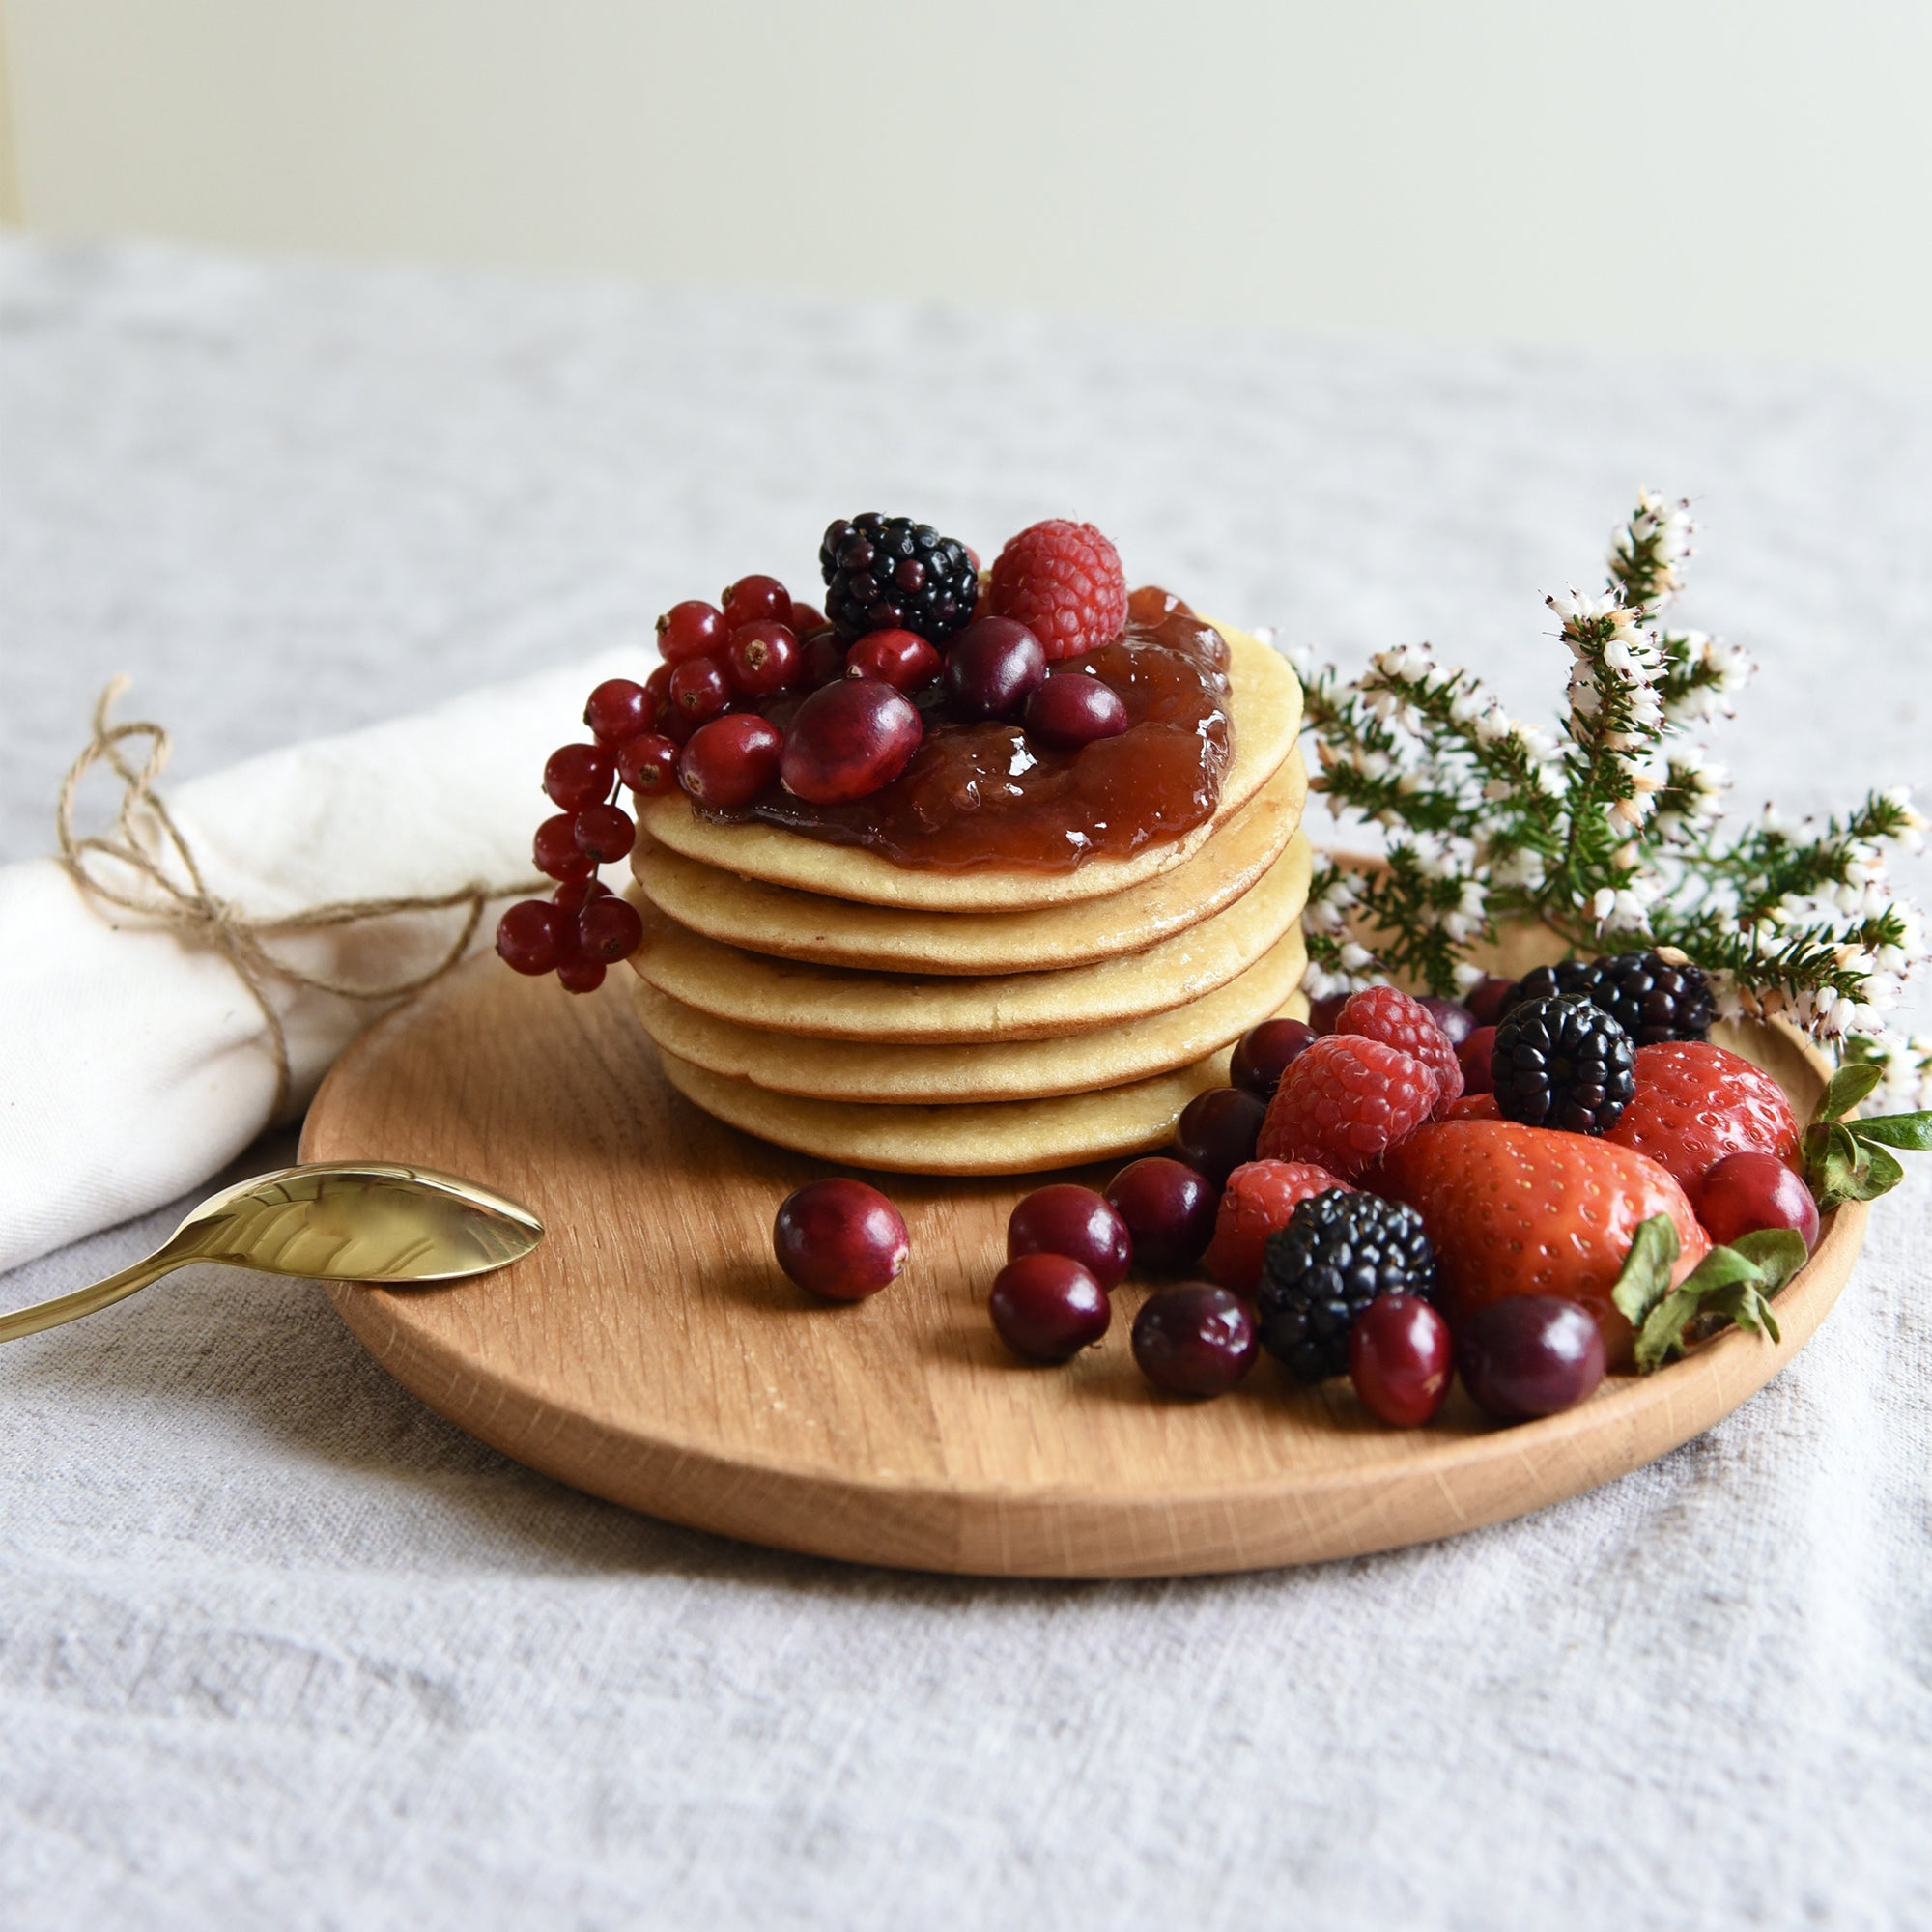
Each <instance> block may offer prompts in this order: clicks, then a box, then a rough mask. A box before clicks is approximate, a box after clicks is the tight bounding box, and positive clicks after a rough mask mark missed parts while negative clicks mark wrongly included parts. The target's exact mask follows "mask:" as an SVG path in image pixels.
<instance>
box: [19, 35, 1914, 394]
mask: <svg viewBox="0 0 1932 1932" xmlns="http://www.w3.org/2000/svg"><path fill="white" fill-rule="evenodd" d="M0 20H4V22H5V27H6V31H7V34H8V36H9V40H10V43H11V57H12V59H11V64H12V69H13V84H14V122H15V139H16V143H17V148H18V163H19V177H20V186H21V192H22V197H23V201H24V206H25V213H26V218H27V220H28V222H29V224H30V225H32V226H34V227H37V228H41V229H43V230H46V231H48V232H52V233H57V234H95V233H102V232H125V231H129V230H133V231H145V232H150V233H156V234H161V235H166V236H173V237H182V238H188V239H195V240H203V241H213V242H216V243H222V244H229V245H239V246H241V247H246V248H264V249H273V250H298V251H325V252H341V253H346V254H352V255H377V256H409V257H416V258H427V259H432V260H440V261H448V262H459V263H472V264H487V265H492V266H502V267H511V268H526V269H532V270H567V271H589V272H592V273H615V274H621V275H627V276H642V277H646V278H649V279H652V280H656V281H665V282H677V283H702V284H713V285H734V286H743V285H751V286H763V287H783V288H796V289H807V290H853V291H865V292H881V291H882V292H887V293H896V294H902V295H910V296H914V297H922V298H965V299H969V300H973V301H977V302H990V303H996V304H999V305H1002V306H1009V307H1024V308H1036V309H1049V310H1055V311H1062V312H1074V313H1085V312H1094V311H1101V310H1119V309H1125V310H1130V311H1133V312H1136V313H1139V314H1142V315H1152V316H1161V317H1175V318H1184V319H1189V320H1202V319H1206V320H1211V321H1222V320H1238V321H1261V322H1264V323H1266V324H1282V325H1290V326H1301V327H1318V328H1347V329H1353V328H1369V329H1375V330H1379V331H1387V332H1392V333H1402V334H1409V335H1450V336H1482V337H1489V338H1493V339H1500V340H1506V341H1518V342H1532V343H1563V344H1577V343H1580V344H1591V345H1609V346H1625V345H1627V346H1629V347H1631V348H1633V349H1639V350H1643V351H1655V350H1660V349H1662V350H1664V351H1673V350H1678V349H1688V350H1690V351H1693V352H1706V351H1719V352H1739V351H1742V352H1745V353H1748V354H1754V355H1801V356H1810V355H1818V356H1825V357H1830V358H1833V359H1836V360H1854V361H1871V360H1891V359H1900V358H1902V359H1908V360H1920V359H1924V358H1926V357H1928V355H1932V249H1928V248H1927V246H1926V243H1925V235H1926V228H1927V218H1928V213H1932V112H1928V111H1927V106H1926V99H1925V97H1926V92H1927V88H1928V82H1932V5H1928V4H1926V0H1890V4H1874V0H1835V4H1832V5H1829V6H1827V5H1821V4H1819V0H1805V4H1803V5H1800V4H1793V0H1732V3H1731V4H1726V3H1725V0H1672V4H1657V0H1623V4H1618V5H1614V6H1612V5H1605V4H1590V5H1579V4H1574V0H1459V3H1458V4H1443V0H1352V4H1349V5H1344V6H1336V5H1334V4H1332V0H1330V4H1320V5H1316V4H1306V0H1275V4H1269V0H1036V4H1032V5H1028V4H1020V0H984V4H980V5H972V6H967V5H945V4H937V0H931V3H930V4H923V5H921V4H901V5H891V4H880V3H879V0H817V4H812V5H803V4H789V0H766V4H758V0H700V4H689V3H688V0H687V4H681V5H680V4H667V0H0ZM3 171H4V170H3V167H0V172H3Z"/></svg>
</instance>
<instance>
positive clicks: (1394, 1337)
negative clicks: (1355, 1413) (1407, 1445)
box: [1349, 1294, 1455, 1429]
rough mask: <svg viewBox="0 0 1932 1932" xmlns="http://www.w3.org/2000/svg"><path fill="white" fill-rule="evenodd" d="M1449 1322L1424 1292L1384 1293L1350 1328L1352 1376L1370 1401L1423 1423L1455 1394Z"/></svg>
mask: <svg viewBox="0 0 1932 1932" xmlns="http://www.w3.org/2000/svg"><path fill="white" fill-rule="evenodd" d="M1454 1368H1455V1361H1454V1353H1453V1350H1452V1347H1451V1344H1450V1340H1449V1324H1448V1322H1446V1321H1443V1319H1442V1318H1441V1316H1439V1315H1438V1314H1436V1312H1435V1309H1434V1308H1433V1307H1431V1305H1430V1304H1429V1303H1428V1302H1426V1301H1424V1300H1423V1299H1422V1298H1421V1297H1420V1296H1419V1295H1414V1294H1378V1296H1377V1297H1376V1298H1375V1299H1374V1300H1373V1301H1372V1302H1370V1303H1369V1305H1368V1306H1367V1307H1366V1308H1365V1309H1363V1310H1362V1312H1361V1313H1360V1314H1359V1315H1357V1316H1356V1317H1355V1319H1354V1321H1353V1322H1352V1323H1350V1328H1349V1379H1350V1381H1352V1382H1353V1383H1354V1384H1355V1393H1356V1394H1357V1395H1358V1396H1360V1397H1361V1399H1362V1402H1363V1404H1364V1405H1365V1406H1367V1407H1368V1408H1370V1409H1371V1410H1373V1411H1374V1412H1375V1413H1376V1414H1377V1415H1378V1416H1380V1417H1381V1419H1382V1420H1383V1421H1384V1422H1387V1423H1392V1424H1393V1425H1394V1426H1395V1427H1396V1428H1397V1429H1418V1428H1420V1427H1421V1426H1422V1424H1423V1423H1425V1422H1427V1421H1428V1420H1429V1418H1430V1417H1431V1416H1432V1415H1434V1414H1435V1411H1436V1410H1437V1409H1438V1408H1440V1407H1441V1406H1442V1405H1443V1403H1444V1402H1445V1401H1446V1400H1447V1398H1448V1395H1449V1378H1450V1375H1451V1374H1452V1372H1453V1371H1454Z"/></svg>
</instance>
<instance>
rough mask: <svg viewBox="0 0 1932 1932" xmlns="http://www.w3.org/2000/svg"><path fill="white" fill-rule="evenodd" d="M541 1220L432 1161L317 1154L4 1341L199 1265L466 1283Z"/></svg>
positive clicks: (33, 1318)
mask: <svg viewBox="0 0 1932 1932" xmlns="http://www.w3.org/2000/svg"><path fill="white" fill-rule="evenodd" d="M543 1234H544V1228H543V1223H542V1222H541V1221H539V1220H538V1219H537V1217H536V1216H535V1215H534V1214H532V1213H531V1212H530V1210H529V1209H528V1208H526V1207H524V1206H523V1205H522V1204H521V1203H520V1202H516V1201H512V1200H510V1199H509V1198H508V1196H506V1195H502V1194H497V1193H493V1192H492V1191H491V1190H490V1189H489V1188H487V1187H479V1186H477V1184H476V1183H475V1182H474V1181H473V1180H459V1179H457V1178H456V1176H455V1175H453V1174H439V1173H437V1171H436V1170H435V1169H434V1168H428V1167H392V1166H388V1165H386V1164H384V1163H382V1162H377V1161H348V1160H330V1161H317V1162H314V1163H312V1164H311V1165H309V1166H307V1167H284V1168H279V1169H277V1170H276V1172H275V1173H273V1174H263V1175H258V1176H257V1177H256V1178H255V1179H253V1180H243V1181H241V1182H239V1183H238V1184H237V1185H235V1186H233V1187H228V1188H224V1189H223V1190H222V1191H221V1192H220V1193H219V1194H217V1195H215V1196H214V1197H213V1200H209V1201H204V1202H203V1203H202V1204H201V1206H200V1207H199V1208H196V1209H195V1210H194V1212H193V1213H192V1214H190V1215H189V1216H188V1217H187V1219H186V1220H185V1221H184V1222H183V1223H182V1224H181V1226H180V1227H179V1228H177V1229H176V1230H175V1232H174V1233H173V1235H171V1236H169V1237H168V1239H167V1240H166V1241H164V1242H163V1243H162V1244H161V1245H160V1246H159V1247H158V1248H156V1250H155V1252H154V1253H153V1254H151V1255H150V1256H149V1257H148V1258H147V1259H146V1260H145V1261H139V1262H136V1263H135V1264H134V1265H133V1266H132V1267H128V1268H123V1269H122V1270H121V1272H120V1273H119V1274H111V1275H109V1276H108V1277H107V1279H106V1280H105V1281H97V1282H96V1283H95V1284H94V1285H93V1286H92V1287H91V1288H77V1289H75V1290H74V1291H73V1292H72V1293H71V1294H60V1295H56V1296H55V1297H54V1298H53V1299H52V1300H51V1301H38V1302H36V1303H35V1304H34V1305H33V1306H32V1307H31V1308H22V1309H20V1310H18V1311H17V1312H15V1313H14V1314H12V1315H0V1342H11V1341H14V1339H15V1338H16V1337H17V1336H21V1335H35V1334H38V1333H39V1332H40V1331H41V1330H42V1329H43V1328H56V1327H58V1326H59V1325H60V1324H61V1323H62V1322H63V1321H78V1320H79V1319H80V1317H81V1316H83V1315H92V1314H94V1313H95V1311H96V1310H97V1309H101V1308H110V1307H112V1306H113V1304H114V1303H115V1302H117V1301H120V1300H122V1299H124V1298H125V1297H126V1296H128V1295H130V1294H132V1293H135V1292H136V1291H137V1290H139V1289H143V1288H146V1287H147V1285H148V1284H149V1283H150V1282H151V1281H158V1280H159V1279H160V1278H161V1276H162V1275H164V1274H167V1273H169V1272H171V1271H172V1270H173V1269H175V1268H178V1267H186V1266H187V1265H188V1264H191V1263H194V1262H213V1263H216V1264H220V1265H221V1266H224V1267H245V1268H259V1269H260V1270H261V1271H262V1272H263V1273H264V1274H285V1275H296V1276H298V1277H299V1278H301V1279H302V1280H304V1281H318V1280H320V1281H367V1282H401V1281H407V1282H431V1281H460V1280H461V1279H462V1278H463V1277H464V1276H465V1275H472V1274H487V1273H488V1272H489V1271H490V1270H491V1269H492V1268H499V1267H505V1266H507V1265H508V1264H510V1263H511V1262H515V1261H521V1260H522V1259H523V1258H524V1257H525V1256H526V1254H528V1253H529V1252H530V1251H531V1250H532V1249H533V1248H534V1247H535V1246H536V1245H537V1243H538V1242H539V1241H541V1240H542V1239H543Z"/></svg>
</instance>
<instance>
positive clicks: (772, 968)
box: [631, 850, 1308, 1044]
mask: <svg viewBox="0 0 1932 1932" xmlns="http://www.w3.org/2000/svg"><path fill="white" fill-rule="evenodd" d="M1307 894H1308V872H1307V868H1306V866H1305V865H1304V864H1301V863H1299V862H1298V855H1296V854H1295V853H1294V852H1293V850H1291V852H1290V853H1289V854H1288V855H1287V859H1286V860H1285V861H1284V863H1281V864H1278V865H1276V866H1273V867H1270V868H1269V869H1268V870H1267V871H1266V872H1265V873H1264V874H1263V876H1262V878H1261V880H1260V882H1259V883H1258V884H1256V885H1255V886H1254V887H1252V888H1251V889H1250V890H1249V891H1247V892H1246V893H1243V894H1242V895H1241V896H1240V897H1239V898H1237V899H1236V901H1235V903H1234V904H1233V905H1231V906H1229V907H1227V908H1226V909H1225V910H1224V911H1222V912H1217V913H1215V914H1214V915H1213V917H1212V918H1210V919H1205V920H1203V921H1201V922H1200V923H1199V924H1197V925H1191V926H1189V927H1188V928H1187V929H1186V930H1185V931H1183V932H1179V933H1176V934H1175V936H1174V937H1173V938H1172V939H1166V940H1162V941H1161V942H1160V944H1159V945H1157V946H1150V947H1148V948H1146V949H1145V950H1144V951H1142V952H1128V953H1122V955H1120V956H1119V957H1118V958H1114V959H1103V960H1100V961H1098V962H1097V963H1096V964H1094V965H1091V966H1069V967H1067V968H1065V970H1064V971H1059V972H1038V973H1009V974H999V975H994V976H990V977H987V978H983V979H959V978H952V979H928V978H925V977H923V976H920V975H916V974H909V973H865V972H855V971H853V970H851V969H849V968H846V967H839V966H818V965H813V964H810V963H807V962H804V961H800V960H793V959H772V958H768V957H766V956H765V955H763V954H761V953H756V952H741V951H739V949H738V948H736V947H734V946H721V945H720V944H719V943H718V941H717V940H715V939H706V938H704V937H702V936H701V935H700V934H698V933H696V932H688V931H686V930H685V928H684V927H683V926H681V925H677V924H675V923H673V922H671V921H669V920H668V919H666V918H665V917H664V915H663V914H662V913H660V912H658V911H657V910H656V909H655V908H653V907H652V906H651V905H650V904H649V903H648V902H647V901H643V898H642V895H641V894H640V893H639V892H638V891H637V889H636V888H635V887H633V888H632V902H633V903H634V904H637V905H638V907H639V912H640V913H641V914H642V915H643V921H644V936H643V942H642V944H641V945H639V948H638V950H637V952H634V953H633V954H632V955H631V965H632V968H633V969H634V970H635V971H636V973H637V975H638V977H639V979H641V980H645V981H646V982H647V983H648V984H650V985H652V986H655V987H656V988H657V989H658V991H659V992H661V993H666V994H668V995H669V996H670V998H672V999H674V1000H678V1001H681V1002H682V1003H683V1004H684V1005H685V1006H687V1007H696V1009H698V1010H699V1011H700V1012H706V1013H712V1014H715V1015H716V1016H717V1017H718V1018H720V1019H727V1020H736V1021H737V1022H738V1023H739V1024H740V1025H743V1026H749V1027H757V1028H761V1029H763V1030H764V1031H766V1032H768V1033H781V1034H810V1035H812V1036H814V1037H818V1038H821V1039H854V1040H883V1041H891V1042H897V1043H900V1044H910V1043H914V1042H920V1043H926V1044H931V1043H937V1042H940V1041H949V1040H969V1041H975V1042H978V1043H980V1044H984V1043H985V1042H986V1041H988V1040H990V1039H999V1040H1015V1039H1047V1038H1054V1037H1060V1036H1062V1035H1065V1034H1077V1033H1086V1032H1089V1031H1091V1030H1093V1029H1094V1028H1096V1027H1104V1026H1116V1025H1118V1024H1119V1023H1120V1022H1122V1020H1130V1019H1139V1018H1142V1017H1144V1016H1145V1015H1147V1014H1149V1013H1162V1012H1167V1011H1169V1010H1171V1009H1173V1008H1175V1007H1179V1006H1184V1005H1186V1004H1187V1003H1188V1002H1189V1001H1191V1000H1198V999H1199V998H1200V997H1201V996H1202V995H1203V994H1204V993H1211V992H1212V991H1213V990H1214V989H1215V987H1217V986H1225V985H1226V984H1227V983H1228V981H1229V980H1233V979H1235V978H1236V976H1237V975H1238V974H1241V973H1244V972H1246V971H1247V969H1248V968H1249V967H1250V966H1252V965H1254V964H1255V962H1256V961H1257V960H1258V959H1260V958H1261V957H1262V956H1263V954H1264V953H1265V952H1268V950H1269V949H1270V948H1271V947H1273V946H1274V945H1275V944H1276V942H1277V941H1279V940H1280V939H1281V938H1282V937H1283V935H1284V934H1286V933H1287V932H1289V931H1290V930H1291V929H1292V928H1293V925H1294V923H1295V921H1296V920H1297V919H1298V918H1299V917H1300V915H1301V908H1302V906H1303V904H1304V903H1305V901H1306V898H1307Z"/></svg>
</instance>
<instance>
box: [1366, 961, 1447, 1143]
mask: <svg viewBox="0 0 1932 1932" xmlns="http://www.w3.org/2000/svg"><path fill="white" fill-rule="evenodd" d="M1335 1031H1336V1032H1337V1033H1352V1034H1358V1035H1360V1037H1362V1038H1364V1039H1378V1040H1380V1041H1381V1043H1382V1044H1383V1045H1384V1046H1392V1047H1394V1048H1395V1050H1396V1051H1397V1052H1398V1053H1406V1054H1407V1055H1408V1057H1409V1058H1410V1059H1411V1060H1419V1061H1421V1062H1422V1064H1423V1065H1425V1066H1426V1067H1428V1068H1429V1070H1430V1072H1432V1073H1433V1074H1435V1078H1436V1080H1437V1082H1438V1083H1439V1084H1440V1086H1441V1089H1442V1093H1441V1097H1440V1098H1439V1099H1437V1101H1436V1102H1435V1119H1436V1120H1438V1121H1439V1120H1440V1119H1441V1118H1442V1116H1443V1115H1444V1114H1446V1113H1447V1112H1448V1111H1449V1109H1450V1107H1451V1106H1452V1105H1453V1104H1454V1103H1455V1102H1456V1101H1458V1100H1460V1099H1461V1098H1462V1097H1463V1063H1462V1062H1461V1061H1460V1060H1458V1059H1457V1057H1456V1046H1455V1042H1454V1041H1453V1040H1451V1039H1450V1037H1449V1036H1448V1035H1447V1034H1446V1033H1444V1032H1443V1031H1442V1029H1441V1027H1439V1026H1438V1025H1437V1024H1436V1022H1435V1014H1433V1013H1432V1012H1431V1011H1430V1010H1429V1009H1428V1008H1427V1007H1425V1006H1424V1005H1423V1004H1422V1002H1421V1001H1420V1000H1411V999H1410V998H1409V996H1408V995H1407V994H1406V993H1405V992H1401V991H1399V990H1398V989H1397V988H1396V987H1394V986H1368V987H1365V988H1363V990H1362V991H1361V992H1359V993H1350V995H1349V999H1348V1002H1347V1004H1346V1005H1345V1006H1344V1007H1343V1009H1342V1010H1341V1011H1340V1012H1339V1013H1338V1014H1336V1016H1335Z"/></svg>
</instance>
